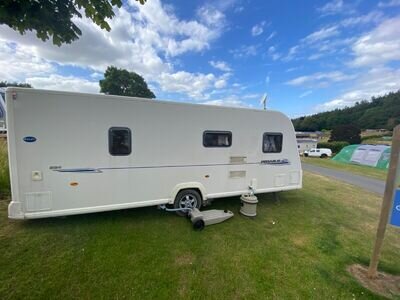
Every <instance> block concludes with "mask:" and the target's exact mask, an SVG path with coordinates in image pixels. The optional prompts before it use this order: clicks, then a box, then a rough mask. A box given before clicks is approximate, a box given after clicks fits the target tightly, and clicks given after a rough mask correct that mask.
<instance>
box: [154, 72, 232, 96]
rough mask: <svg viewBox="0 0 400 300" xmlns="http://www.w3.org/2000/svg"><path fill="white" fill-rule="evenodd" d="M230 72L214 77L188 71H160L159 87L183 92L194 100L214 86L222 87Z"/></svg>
mask: <svg viewBox="0 0 400 300" xmlns="http://www.w3.org/2000/svg"><path fill="white" fill-rule="evenodd" d="M229 77H230V73H225V74H223V75H222V76H219V77H216V76H215V75H214V74H212V73H209V74H203V73H189V72H186V71H179V72H176V73H162V74H161V76H160V79H159V84H160V87H161V88H162V89H163V90H165V91H169V92H175V93H184V94H187V95H189V96H190V97H192V98H193V99H194V100H201V99H204V98H207V96H206V91H207V90H209V89H211V88H213V87H215V88H217V89H221V88H224V87H225V86H226V85H227V80H228V78H229Z"/></svg>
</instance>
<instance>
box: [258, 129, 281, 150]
mask: <svg viewBox="0 0 400 300" xmlns="http://www.w3.org/2000/svg"><path fill="white" fill-rule="evenodd" d="M282 140H283V137H282V133H269V132H266V133H264V136H263V152H264V153H279V152H281V151H282Z"/></svg>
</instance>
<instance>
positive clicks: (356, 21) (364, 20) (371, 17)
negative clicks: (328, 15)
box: [340, 11, 384, 27]
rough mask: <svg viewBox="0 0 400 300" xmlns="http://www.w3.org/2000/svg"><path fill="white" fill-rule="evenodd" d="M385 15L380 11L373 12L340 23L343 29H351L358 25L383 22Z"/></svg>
mask: <svg viewBox="0 0 400 300" xmlns="http://www.w3.org/2000/svg"><path fill="white" fill-rule="evenodd" d="M383 18H384V14H383V13H382V12H380V11H371V12H370V13H368V14H366V15H362V16H358V17H350V18H347V19H344V20H342V21H341V22H340V25H341V26H343V27H350V26H356V25H365V24H368V23H378V22H380V21H382V20H383Z"/></svg>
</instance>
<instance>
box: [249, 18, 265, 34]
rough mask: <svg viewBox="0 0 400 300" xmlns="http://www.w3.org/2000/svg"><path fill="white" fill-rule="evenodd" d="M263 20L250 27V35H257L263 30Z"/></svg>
mask: <svg viewBox="0 0 400 300" xmlns="http://www.w3.org/2000/svg"><path fill="white" fill-rule="evenodd" d="M264 26H265V21H262V22H261V23H260V24H256V25H254V26H253V27H252V28H251V35H252V36H258V35H260V34H262V33H263V32H264Z"/></svg>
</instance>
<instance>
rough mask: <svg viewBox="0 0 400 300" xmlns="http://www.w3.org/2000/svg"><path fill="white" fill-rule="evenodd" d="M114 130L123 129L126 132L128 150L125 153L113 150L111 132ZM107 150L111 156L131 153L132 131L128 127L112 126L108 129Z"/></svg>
mask: <svg viewBox="0 0 400 300" xmlns="http://www.w3.org/2000/svg"><path fill="white" fill-rule="evenodd" d="M116 130H120V131H122V130H125V131H127V133H128V145H127V146H128V148H129V151H128V152H127V153H118V152H116V151H113V147H112V146H113V139H114V137H113V136H112V133H113V131H116ZM108 152H109V153H110V155H112V156H128V155H131V154H132V131H131V129H130V128H128V127H118V126H113V127H110V128H109V129H108Z"/></svg>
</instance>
